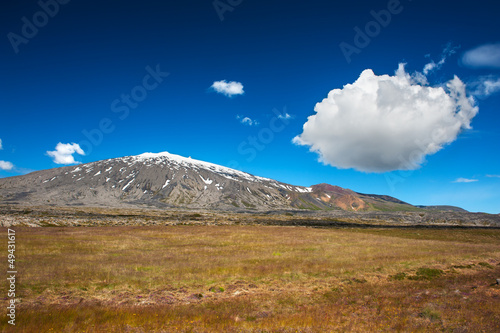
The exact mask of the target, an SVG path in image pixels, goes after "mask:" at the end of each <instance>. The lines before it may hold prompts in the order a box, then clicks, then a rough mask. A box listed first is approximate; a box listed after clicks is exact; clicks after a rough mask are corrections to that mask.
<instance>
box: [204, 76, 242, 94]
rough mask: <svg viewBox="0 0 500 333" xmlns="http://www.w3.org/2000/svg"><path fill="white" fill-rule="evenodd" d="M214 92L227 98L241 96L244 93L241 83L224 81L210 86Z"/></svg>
mask: <svg viewBox="0 0 500 333" xmlns="http://www.w3.org/2000/svg"><path fill="white" fill-rule="evenodd" d="M210 88H212V89H213V90H214V91H216V92H217V93H219V94H223V95H226V96H227V97H233V96H236V95H243V94H244V93H245V91H244V90H243V84H241V82H236V81H231V82H227V81H226V80H222V81H215V82H214V83H213V84H212V86H210Z"/></svg>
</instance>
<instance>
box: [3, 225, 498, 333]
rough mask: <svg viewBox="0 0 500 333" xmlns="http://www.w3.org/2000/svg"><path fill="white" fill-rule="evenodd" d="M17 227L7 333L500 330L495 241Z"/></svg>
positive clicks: (491, 234)
mask: <svg viewBox="0 0 500 333" xmlns="http://www.w3.org/2000/svg"><path fill="white" fill-rule="evenodd" d="M16 230H17V258H18V262H17V264H18V271H19V274H18V286H17V287H18V290H19V291H20V299H19V300H20V304H19V306H18V318H17V325H16V327H15V329H13V328H12V327H10V326H9V325H8V324H7V323H6V320H4V321H2V324H1V326H0V328H1V329H2V331H19V332H48V331H55V332H82V331H83V332H150V331H151V332H241V331H243V332H296V331H298V332H331V331H333V332H335V331H338V332H345V331H353V332H367V331H411V332H414V331H421V332H428V331H449V332H469V331H470V332H480V331H484V332H498V331H500V307H499V305H500V288H499V287H498V286H497V285H492V283H494V282H495V279H496V278H500V266H499V263H500V230H425V229H418V230H417V229H405V230H397V229H395V230H388V229H373V230H367V229H313V228H305V227H271V226H234V225H233V226H169V227H100V228H16ZM5 234H6V230H5V229H3V230H2V239H4V240H5V239H6V236H5ZM4 248H6V244H5V245H4ZM422 268H431V269H436V270H440V271H429V270H427V271H426V270H421V269H422ZM441 271H442V274H441V275H440V274H437V275H436V276H432V275H425V274H426V273H425V272H441ZM422 272H424V273H422ZM421 273H422V274H421ZM398 277H399V279H398ZM0 295H7V290H6V284H4V285H2V288H1V289H0ZM3 302H4V303H2V305H6V302H7V301H6V300H4V301H3ZM4 308H5V307H4Z"/></svg>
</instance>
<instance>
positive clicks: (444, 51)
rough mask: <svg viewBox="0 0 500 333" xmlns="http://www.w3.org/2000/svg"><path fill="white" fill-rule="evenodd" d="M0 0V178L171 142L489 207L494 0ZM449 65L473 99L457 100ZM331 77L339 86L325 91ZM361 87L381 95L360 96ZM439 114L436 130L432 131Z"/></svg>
mask: <svg viewBox="0 0 500 333" xmlns="http://www.w3.org/2000/svg"><path fill="white" fill-rule="evenodd" d="M0 6H1V7H2V8H1V9H2V10H0V27H1V30H2V31H1V32H2V35H3V36H4V37H3V39H2V42H1V43H0V54H1V56H2V60H3V61H1V62H0V73H1V80H0V84H1V86H0V94H1V95H0V110H1V122H0V140H1V144H0V147H1V150H0V177H9V176H14V175H19V174H24V173H27V172H30V171H34V170H42V169H48V168H54V167H60V166H64V165H65V164H61V163H68V162H73V159H74V161H77V162H81V163H87V162H92V161H96V160H101V159H107V158H113V157H120V156H127V155H137V154H140V153H144V152H161V151H168V152H170V153H175V154H179V155H183V156H192V157H193V158H196V159H200V160H205V161H209V162H213V163H217V164H221V165H226V166H231V167H235V168H238V169H241V170H243V171H247V172H249V173H252V174H256V175H259V176H264V177H270V178H274V179H277V180H280V181H283V182H287V183H292V184H296V185H312V184H317V183H322V182H326V183H330V184H334V185H339V186H342V187H346V188H351V189H353V190H355V191H358V192H363V193H377V194H387V195H392V196H394V197H397V198H399V199H401V200H404V201H407V202H409V203H412V204H426V205H433V204H449V205H457V206H461V207H463V208H465V209H468V210H470V211H484V212H489V213H500V177H499V175H500V167H499V166H500V157H499V154H498V150H499V149H498V147H499V143H500V132H499V131H498V128H499V125H500V115H499V110H498V106H499V102H500V86H499V82H500V80H499V77H500V60H499V59H500V46H499V45H498V43H500V35H499V31H500V21H499V20H498V18H497V13H498V11H499V9H500V5H498V4H497V3H496V2H493V1H483V0H478V1H475V2H474V3H473V5H471V4H470V3H462V2H456V1H439V2H435V1H433V2H431V1H426V0H419V1H409V0H401V1H400V2H399V1H397V0H391V1H350V2H333V1H316V0H312V1H307V2H306V1H287V2H286V3H285V2H282V1H248V0H241V1H237V0H232V1H227V0H220V1H215V2H214V1H191V0H187V1H175V2H173V1H166V2H159V1H141V2H137V1H106V2H105V3H102V2H98V1H85V2H84V1H75V0H73V1H67V0H65V1H63V0H59V1H56V0H46V1H44V0H42V1H41V2H36V1H23V2H19V1H13V0H6V1H3V2H2V4H1V5H0ZM44 8H45V9H44ZM47 13H48V14H47ZM374 13H375V15H374ZM384 13H385V14H387V13H389V15H390V16H387V15H385V16H384ZM49 14H50V15H49ZM376 17H378V18H379V21H377V20H376ZM35 23H36V24H35ZM356 27H357V28H359V30H357V29H356ZM33 28H34V30H33ZM30 29H31V30H30ZM367 29H368V32H367ZM370 29H371V30H370ZM358 31H361V32H362V34H366V36H365V38H364V39H363V38H362V37H360V36H357V35H358ZM346 45H349V46H346ZM346 47H347V50H348V51H346ZM349 47H352V48H349ZM354 48H355V49H356V51H355V52H351V51H352V50H353V49H354ZM346 52H347V53H348V54H347V55H348V56H347V57H346ZM349 52H350V53H349ZM400 63H404V64H406V65H405V69H404V72H401V71H400V72H399V76H397V75H396V74H395V73H396V70H397V69H398V67H399V64H400ZM429 64H431V65H429ZM426 65H428V66H427V71H426V73H427V75H426V78H425V80H424V81H426V82H424V81H422V77H421V76H420V77H419V76H418V74H417V72H418V73H421V74H422V73H424V68H425V66H426ZM367 69H370V70H371V71H372V74H371V75H370V72H366V71H365V70H367ZM361 73H365V76H364V77H365V78H366V80H367V81H366V82H368V83H366V82H365V83H362V82H361V81H362V80H358V79H360V76H361ZM383 75H386V76H385V77H384V76H383ZM405 75H406V76H405ZM455 75H456V76H457V77H458V78H459V79H460V82H462V83H463V84H464V85H465V88H464V89H466V92H467V96H466V97H469V99H468V100H461V102H458V101H455V102H453V103H452V104H450V103H451V102H450V101H452V100H453V98H452V94H453V91H455V92H456V91H457V89H459V88H457V87H456V86H454V87H452V88H450V87H447V84H449V82H450V80H453V78H454V76H455ZM405 80H406V81H405ZM403 81H404V83H401V82H403ZM216 82H218V83H216ZM356 82H357V83H356ZM381 82H382V83H381ZM214 83H215V85H214ZM347 84H351V85H352V87H353V90H352V91H351V90H349V91H348V89H347V88H345V89H344V86H345V85H347ZM372 84H373V85H376V84H381V85H382V86H384V87H386V86H387V84H389V85H390V84H393V85H392V86H391V87H393V88H394V87H398V88H394V89H396V90H394V89H393V90H390V89H389V90H387V91H386V93H385V94H383V93H382V92H380V91H381V90H377V91H374V90H370V87H371V85H372ZM215 88H217V89H218V90H217V89H215ZM357 88H360V89H361V88H363V89H365V88H366V91H365V92H366V93H367V94H368V95H356V94H357V93H358V92H359V91H360V90H357ZM416 88H418V89H420V90H419V91H420V93H415V94H414V95H411V94H410V95H411V96H410V97H409V98H406V97H405V98H406V99H404V98H403V97H402V96H406V95H405V92H407V91H415V89H416ZM334 89H338V91H337V92H338V94H337V95H338V96H340V97H345V98H342V99H340V97H339V99H336V97H335V96H337V95H335V94H332V96H333V95H335V96H333V97H332V99H330V100H326V101H323V100H324V99H326V98H327V96H328V94H329V92H330V91H332V90H334ZM363 89H361V90H363ZM412 89H413V90H412ZM368 91H371V92H372V93H373V94H372V95H370V94H369V93H368ZM224 92H226V93H224ZM433 94H434V95H436V94H437V95H438V96H439V98H438V99H433V97H432V96H434V95H433ZM127 96H129V97H128V100H127ZM131 96H132V97H131ZM363 96H364V97H363ZM367 96H371V97H373V98H374V100H376V101H378V102H380V103H379V104H380V105H379V104H377V105H378V106H380V107H377V108H371V107H373V105H372V104H370V105H369V107H365V106H364V105H363V104H362V103H361V102H364V101H366V103H368V101H369V99H367ZM398 98H401V99H399V100H398ZM412 98H413V99H412ZM472 99H473V100H472ZM434 100H437V101H438V102H439V103H441V104H439V103H438V102H436V103H434V104H432V103H431V102H430V101H434ZM360 101H361V102H360ZM378 102H377V103H378ZM427 102H429V103H431V104H428V103H427ZM317 103H320V105H319V109H320V112H317V111H318V106H316V105H317ZM332 103H333V104H335V103H337V104H336V105H337V106H336V107H339V112H338V113H335V115H336V116H335V115H334V113H332V112H333V111H332V110H331V109H330V108H331V107H332ZM360 103H361V104H360ZM391 103H392V104H391ZM426 103H427V104H426ZM464 103H465V104H467V103H469V105H468V111H467V112H466V110H465V106H464ZM373 104H376V103H373ZM360 105H361V106H360ZM391 105H394V107H392V106H391ZM402 105H403V106H404V105H406V108H405V107H403V106H402ZM422 105H423V107H422V108H421V109H419V108H420V106H422ZM450 105H451V106H450ZM417 106H418V107H417ZM315 108H316V110H315ZM369 110H371V111H369ZM384 110H385V111H384ZM459 110H464V111H463V112H465V113H466V115H464V114H461V115H458V111H459ZM367 112H371V113H369V114H367ZM377 112H380V114H381V116H380V117H379V116H377V115H378V113H377ZM441 113H442V114H441ZM436 114H440V116H439V120H436V119H435V118H436V117H435V115H436ZM392 115H394V116H392ZM309 116H317V120H318V121H316V122H315V123H314V124H313V123H312V122H309V121H308V117H309ZM372 116H373V118H370V117H372ZM370 119H371V120H370ZM320 120H321V121H320ZM413 121H414V122H415V124H416V125H415V126H413V125H412V126H409V125H408V123H409V122H411V123H412V124H413ZM457 121H458V122H459V123H458V125H457V126H458V127H457V126H455V125H456V124H455V123H454V122H457ZM307 123H309V124H310V125H307V126H306V127H308V129H307V130H306V129H305V128H304V125H305V124H307ZM468 123H470V126H471V127H470V128H469V126H468ZM405 126H406V127H405ZM438 130H443V131H445V132H446V133H447V134H446V137H444V139H443V138H441V140H438V142H434V141H433V140H431V139H429V138H431V137H433V134H435V133H436V131H438ZM322 131H323V132H322ZM85 133H87V134H89V133H90V134H89V135H90V136H91V139H89V138H88V137H86V135H85ZM297 137H300V138H302V141H301V143H300V142H299V141H300V140H298V139H297ZM294 138H296V139H295V140H294ZM293 140H294V141H293ZM292 141H293V142H292ZM417 141H418V143H419V144H420V146H418V145H417V147H418V148H415V146H413V145H414V144H416V142H417ZM58 143H61V144H62V145H60V146H59V150H56V146H57V145H58ZM72 143H75V144H78V145H79V146H76V145H71V146H70V144H72ZM422 145H425V148H422ZM339 147H340V148H342V149H341V150H340V148H339ZM436 147H437V148H436ZM75 148H76V149H75ZM311 148H312V150H313V151H310V149H311ZM79 149H81V150H79ZM433 149H434V150H435V151H434V150H433ZM48 152H56V153H55V154H51V153H48ZM72 152H74V153H73V154H72V155H70V154H69V153H72ZM415 152H416V155H417V160H414V161H412V162H411V163H410V164H404V163H403V164H400V165H398V164H397V162H395V160H394V159H396V160H397V158H399V156H402V158H401V159H402V162H403V161H404V160H408V158H409V157H408V156H414V155H415V154H413V155H411V154H412V153H415ZM65 153H66V154H65ZM79 153H84V154H79ZM396 153H397V154H396ZM407 153H408V154H409V155H408V156H406V155H405V154H407ZM391 155H392V159H391ZM320 156H321V159H322V161H323V162H320V161H318V158H319V157H320ZM57 157H59V159H57ZM421 158H422V159H421ZM55 161H56V162H59V164H58V163H55ZM408 165H410V166H408ZM401 168H403V169H405V168H406V169H408V168H411V169H414V170H402V171H401V170H399V169H401Z"/></svg>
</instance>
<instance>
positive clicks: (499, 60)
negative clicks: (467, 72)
mask: <svg viewBox="0 0 500 333" xmlns="http://www.w3.org/2000/svg"><path fill="white" fill-rule="evenodd" d="M462 64H463V65H464V66H467V67H470V68H500V43H493V44H484V45H481V46H478V47H476V48H474V49H472V50H469V51H467V52H465V53H464V54H463V56H462Z"/></svg>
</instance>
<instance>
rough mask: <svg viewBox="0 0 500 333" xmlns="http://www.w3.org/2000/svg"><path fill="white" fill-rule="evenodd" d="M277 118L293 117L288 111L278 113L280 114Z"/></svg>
mask: <svg viewBox="0 0 500 333" xmlns="http://www.w3.org/2000/svg"><path fill="white" fill-rule="evenodd" d="M278 118H279V119H292V118H293V116H292V115H290V114H289V113H288V112H285V113H284V114H280V115H278Z"/></svg>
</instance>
